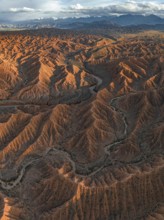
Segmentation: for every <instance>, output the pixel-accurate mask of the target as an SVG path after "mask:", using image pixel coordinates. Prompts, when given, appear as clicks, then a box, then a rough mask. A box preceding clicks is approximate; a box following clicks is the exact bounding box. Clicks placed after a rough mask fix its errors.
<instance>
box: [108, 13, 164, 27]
mask: <svg viewBox="0 0 164 220" xmlns="http://www.w3.org/2000/svg"><path fill="white" fill-rule="evenodd" d="M111 21H112V22H114V23H116V24H119V25H121V26H127V25H141V24H148V25H155V24H164V19H162V18H160V17H158V16H156V15H149V16H143V15H131V14H128V15H121V16H119V17H115V18H113V19H111Z"/></svg>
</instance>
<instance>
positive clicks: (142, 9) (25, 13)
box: [0, 0, 164, 21]
mask: <svg viewBox="0 0 164 220" xmlns="http://www.w3.org/2000/svg"><path fill="white" fill-rule="evenodd" d="M0 4H1V8H0V20H5V19H7V20H9V19H10V20H12V21H14V20H22V19H23V20H27V19H35V18H40V17H42V18H44V17H45V18H47V17H58V18H61V17H82V16H85V17H86V16H108V15H111V14H112V15H120V14H128V13H131V14H144V15H148V14H155V15H158V16H161V17H164V4H163V3H162V0H152V1H148V0H144V1H141V0H138V1H135V0H115V1H113V2H110V1H109V0H101V1H99V0H83V1H82V0H78V3H77V1H76V0H70V1H66V0H47V1H45V0H33V1H31V0H17V1H13V0H0Z"/></svg>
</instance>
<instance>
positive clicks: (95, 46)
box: [0, 30, 164, 220]
mask: <svg viewBox="0 0 164 220" xmlns="http://www.w3.org/2000/svg"><path fill="white" fill-rule="evenodd" d="M163 47H164V44H163V37H162V36H160V37H157V36H156V37H153V36H151V37H147V38H144V37H143V36H140V37H137V36H133V37H131V38H130V37H129V38H120V39H118V40H114V39H107V38H101V37H99V36H93V35H85V34H79V33H73V34H72V33H71V32H68V33H67V31H61V32H60V31H57V30H54V31H52V30H45V31H44V30H38V31H29V32H28V31H24V32H23V31H22V32H13V33H1V34H0V191H1V194H0V217H1V219H5V220H7V219H16V220H22V219H25V220H28V219H29V220H35V219H41V220H50V219H54V220H56V219H59V220H137V219H140V220H141V219H143V220H145V219H146V220H155V219H161V220H162V219H163V218H164V203H163V202H164V190H163V185H164V179H163V172H164V156H163V152H164V149H163V147H164V137H163V133H164V123H163V120H164V113H163V112H164V64H163V63H164V62H163V59H164V57H163V52H164V50H163Z"/></svg>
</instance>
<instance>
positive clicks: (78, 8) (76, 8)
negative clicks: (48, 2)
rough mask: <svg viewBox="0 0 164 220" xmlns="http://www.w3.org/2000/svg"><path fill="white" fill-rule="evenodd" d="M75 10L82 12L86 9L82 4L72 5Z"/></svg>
mask: <svg viewBox="0 0 164 220" xmlns="http://www.w3.org/2000/svg"><path fill="white" fill-rule="evenodd" d="M70 8H71V9H73V10H81V9H84V7H83V6H82V5H81V4H76V5H71V7H70Z"/></svg>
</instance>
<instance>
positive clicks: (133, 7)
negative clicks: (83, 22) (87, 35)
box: [70, 1, 164, 16]
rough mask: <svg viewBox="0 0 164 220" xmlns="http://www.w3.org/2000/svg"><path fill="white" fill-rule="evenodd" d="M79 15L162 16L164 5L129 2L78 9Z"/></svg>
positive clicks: (73, 9) (73, 11) (73, 10)
mask: <svg viewBox="0 0 164 220" xmlns="http://www.w3.org/2000/svg"><path fill="white" fill-rule="evenodd" d="M76 11H77V9H75V8H72V11H71V12H70V13H76ZM78 13H81V15H90V16H108V15H110V14H117V15H118V14H128V13H131V14H144V15H148V14H156V15H159V16H162V15H163V14H164V4H162V3H161V4H159V3H155V2H147V3H137V2H134V1H128V2H125V3H122V4H121V3H120V4H110V5H108V6H106V7H93V8H91V7H88V8H82V9H78Z"/></svg>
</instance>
